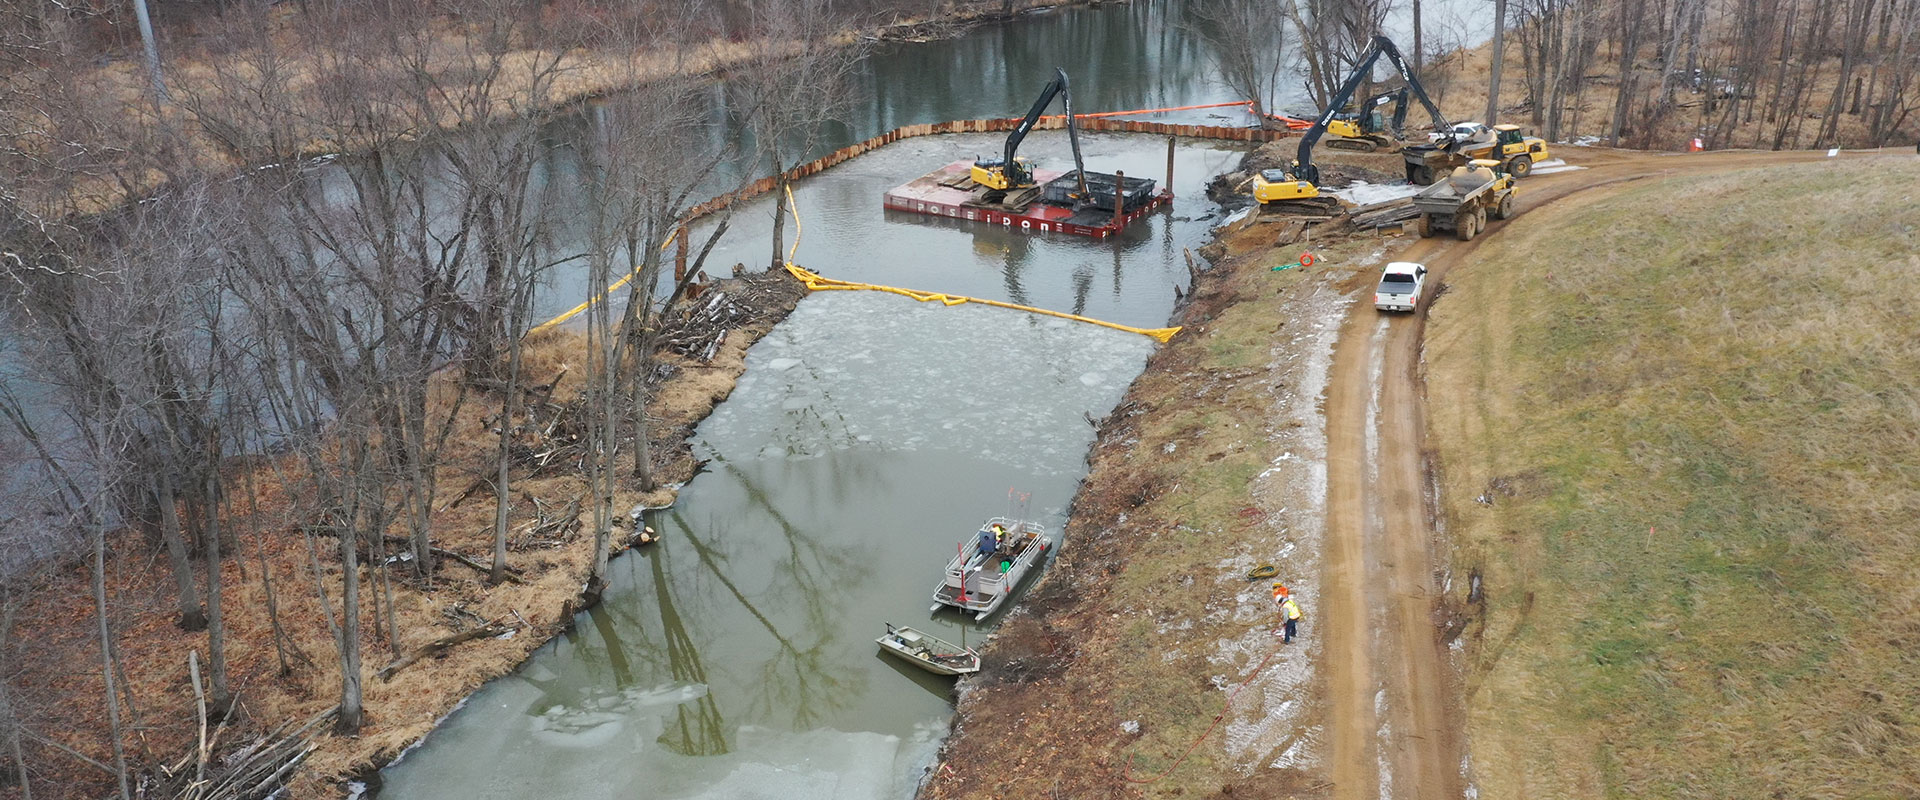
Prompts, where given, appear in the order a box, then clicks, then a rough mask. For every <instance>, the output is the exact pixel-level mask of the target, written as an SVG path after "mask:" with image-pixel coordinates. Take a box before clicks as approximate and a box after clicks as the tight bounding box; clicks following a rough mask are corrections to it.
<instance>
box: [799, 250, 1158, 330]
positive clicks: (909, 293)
mask: <svg viewBox="0 0 1920 800" xmlns="http://www.w3.org/2000/svg"><path fill="white" fill-rule="evenodd" d="M787 271H788V272H790V273H793V277H795V278H798V279H800V282H801V283H802V284H805V285H806V287H807V290H808V291H812V292H830V291H871V292H891V293H893V294H897V295H900V296H902V297H911V298H913V299H915V300H918V301H920V302H922V303H929V302H939V303H940V304H942V305H949V306H957V305H960V304H962V303H976V304H978V305H983V306H993V307H995V308H1010V309H1013V310H1015V311H1025V312H1028V313H1032V314H1044V315H1046V316H1049V317H1059V318H1061V319H1070V320H1073V321H1075V322H1086V323H1091V324H1094V325H1099V326H1100V327H1103V328H1112V329H1114V330H1116V331H1126V332H1128V333H1138V334H1141V335H1143V336H1151V337H1153V338H1154V339H1155V340H1158V341H1160V342H1162V343H1165V342H1166V341H1167V340H1168V339H1172V338H1173V335H1174V334H1176V333H1179V332H1180V329H1179V328H1134V327H1130V326H1127V325H1118V324H1115V323H1112V322H1105V321H1102V320H1097V319H1093V318H1091V317H1083V316H1080V315H1078V314H1068V313H1066V312H1063V311H1050V310H1048V309H1044V308H1034V307H1032V306H1021V305H1014V304H1013V303H1002V302H1000V301H998V300H981V299H979V298H977V297H961V296H959V295H953V294H940V293H938V292H916V291H914V290H912V289H901V288H897V287H893V286H877V285H874V284H871V283H854V282H853V281H837V280H834V279H832V278H822V277H820V276H819V275H818V274H816V273H813V272H810V271H808V270H807V269H805V268H804V267H801V266H798V265H796V264H794V263H792V262H788V263H787Z"/></svg>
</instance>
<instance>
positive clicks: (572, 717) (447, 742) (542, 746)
mask: <svg viewBox="0 0 1920 800" xmlns="http://www.w3.org/2000/svg"><path fill="white" fill-rule="evenodd" d="M705 695H706V687H705V686H702V685H698V684H669V685H665V686H659V687H653V688H647V689H640V688H630V689H626V690H623V691H617V692H603V693H597V694H594V693H589V694H587V695H585V696H581V697H576V698H573V699H571V700H569V701H568V702H566V703H550V701H549V700H548V699H546V695H545V694H544V693H543V692H542V690H541V689H540V688H538V687H537V686H535V685H534V684H532V683H529V682H527V681H523V680H515V679H508V680H505V681H500V682H496V683H495V684H492V685H490V686H489V687H488V688H487V689H485V690H483V692H482V694H481V696H482V701H483V702H485V703H487V704H490V705H494V706H503V707H504V708H505V709H515V708H524V709H525V713H521V714H512V713H509V714H489V715H486V717H485V719H484V722H483V723H482V724H474V723H475V722H480V721H481V718H480V717H477V716H476V717H474V718H472V719H471V720H463V722H466V723H467V724H453V725H449V726H447V727H445V728H443V729H441V730H440V731H438V732H437V733H436V734H435V736H436V738H441V739H442V740H441V741H439V742H436V745H438V746H442V747H454V748H458V749H460V750H464V751H468V752H485V753H488V754H489V759H488V761H487V766H486V768H485V769H481V770H475V769H472V765H470V764H466V763H464V762H456V761H454V760H445V759H441V760H435V761H434V762H433V763H431V764H425V763H422V764H416V765H415V766H416V767H419V768H417V769H414V770H409V771H406V772H404V773H400V774H397V775H396V774H392V773H390V774H389V778H390V779H392V780H390V781H389V783H388V785H387V787H386V791H388V792H391V793H392V796H395V797H427V798H459V800H496V799H497V800H509V798H511V799H513V800H524V799H525V798H529V797H564V798H567V799H568V800H615V799H616V798H620V799H621V800H625V798H632V797H638V796H645V797H650V798H651V797H658V798H685V799H686V800H720V798H726V799H727V800H753V799H754V798H768V799H769V800H772V799H773V798H780V800H812V799H813V798H820V799H821V800H826V799H827V798H833V799H834V800H840V799H841V798H851V799H852V800H862V799H864V798H876V800H877V799H878V798H892V797H900V796H903V795H904V794H905V793H906V792H907V791H908V790H909V789H911V786H912V781H913V780H914V778H915V776H916V775H917V773H918V767H919V766H921V765H922V762H923V761H925V759H926V758H927V757H928V756H929V755H930V753H931V747H932V744H931V743H933V742H935V741H937V738H936V734H935V731H936V730H937V729H938V728H939V726H940V720H938V719H932V720H928V721H927V722H926V723H925V725H922V726H917V727H916V729H915V732H914V734H913V735H912V737H911V738H910V739H909V740H907V741H905V742H903V741H902V739H901V738H900V737H898V736H890V735H886V734H880V733H870V732H855V733H846V732H841V731H836V730H829V729H816V730H810V731H803V732H799V733H794V732H788V731H777V730H772V729H768V728H762V727H756V726H751V725H747V726H741V727H740V728H737V729H735V730H733V731H730V732H728V733H727V734H726V736H727V739H728V744H729V745H730V747H729V749H728V752H726V753H723V754H718V755H711V756H690V755H683V754H680V753H677V752H675V751H673V750H672V749H669V748H668V747H666V746H665V745H663V744H661V742H660V739H661V738H662V735H663V734H664V733H668V732H669V726H670V725H676V724H677V723H676V721H675V720H676V719H677V717H676V715H677V712H678V711H679V710H680V709H681V706H682V704H683V703H689V702H694V701H697V700H699V699H700V698H702V697H704V696H705ZM542 706H544V707H542ZM643 787H644V791H643V792H642V791H639V790H640V789H642V788H643ZM637 792H638V793H637Z"/></svg>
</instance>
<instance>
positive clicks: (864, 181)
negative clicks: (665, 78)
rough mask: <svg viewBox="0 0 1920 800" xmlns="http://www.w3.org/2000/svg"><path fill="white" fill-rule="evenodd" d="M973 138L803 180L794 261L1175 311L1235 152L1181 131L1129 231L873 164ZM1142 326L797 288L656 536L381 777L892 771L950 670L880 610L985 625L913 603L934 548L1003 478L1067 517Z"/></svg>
mask: <svg viewBox="0 0 1920 800" xmlns="http://www.w3.org/2000/svg"><path fill="white" fill-rule="evenodd" d="M1054 138H1059V139H1060V141H1057V142H1056V141H1053V139H1054ZM988 143H990V139H989V138H987V137H979V136H953V137H938V138H927V139H923V140H913V141H908V142H903V143H900V144H899V145H895V146H893V147H889V148H886V149H884V150H882V151H880V152H878V153H875V154H872V155H870V156H867V157H865V158H862V159H857V160H856V161H854V162H852V163H849V164H847V165H843V166H842V167H840V168H836V169H834V170H831V171H829V172H827V173H825V174H823V175H821V176H818V177H817V178H815V179H813V180H810V181H808V182H805V183H803V184H802V185H800V186H799V187H798V188H797V190H796V199H797V204H798V207H799V208H800V217H801V224H802V231H803V236H802V239H801V244H800V248H799V255H798V258H797V260H798V261H800V262H801V263H804V264H806V265H808V266H809V267H812V268H815V269H818V270H820V271H822V272H825V273H827V274H829V275H833V276H836V277H843V278H848V279H853V280H865V281H874V282H884V283H890V284H895V285H903V286H910V287H913V288H921V289H930V290H938V291H947V292H954V293H965V294H969V295H974V296H982V297H989V298H995V299H1008V300H1015V301H1017V302H1023V303H1030V304H1034V305H1040V306H1045V307H1049V308H1058V309H1061V310H1071V311H1082V312H1085V313H1087V314H1089V315H1093V316H1098V317H1102V318H1107V319H1112V320H1114V321H1118V322H1123V323H1128V324H1134V325H1159V324H1163V323H1164V322H1165V320H1166V318H1167V316H1168V312H1169V310H1170V308H1171V305H1172V302H1173V290H1174V286H1175V285H1176V284H1184V282H1185V278H1186V266H1185V259H1184V254H1183V251H1184V250H1185V249H1186V248H1190V247H1197V246H1199V244H1200V243H1202V242H1203V241H1204V236H1205V235H1206V232H1207V230H1208V227H1209V222H1210V220H1209V219H1207V217H1208V216H1209V215H1208V209H1210V208H1211V205H1210V204H1208V203H1207V202H1206V201H1205V199H1204V197H1203V196H1202V195H1201V189H1200V186H1201V183H1202V178H1203V177H1204V176H1207V175H1211V174H1213V173H1214V172H1217V171H1218V170H1219V169H1220V168H1221V167H1222V166H1223V165H1224V164H1225V163H1226V162H1227V161H1228V160H1230V159H1232V158H1234V157H1236V154H1235V153H1234V152H1232V151H1229V150H1225V149H1221V148H1218V147H1215V146H1213V145H1211V144H1210V143H1203V142H1180V143H1178V145H1177V149H1176V166H1175V183H1176V190H1177V197H1176V201H1175V204H1174V208H1173V209H1172V210H1171V211H1169V212H1162V213H1160V214H1157V215H1155V216H1154V217H1152V218H1151V219H1150V220H1149V221H1148V222H1146V223H1144V224H1140V225H1137V226H1135V227H1134V228H1132V229H1130V230H1129V231H1128V232H1127V233H1126V234H1125V235H1123V236H1121V237H1120V238H1119V239H1118V240H1117V241H1107V242H1099V241H1094V240H1091V239H1085V238H1067V237H1056V238H1038V237H1021V236H1018V235H1016V234H1013V233H1011V232H1008V231H1005V230H1001V229H998V228H993V227H988V226H974V227H965V226H959V225H954V224H951V223H945V224H942V223H932V222H929V221H927V220H924V219H922V218H919V217H913V216H907V215H892V214H886V213H883V212H882V210H881V209H880V207H879V205H880V203H879V196H880V193H881V192H882V191H884V190H885V189H886V188H887V187H889V186H892V185H894V184H897V183H900V182H902V181H904V180H905V179H906V178H908V177H912V176H913V175H915V174H918V173H919V172H923V171H926V170H928V169H931V168H932V167H934V166H937V165H939V164H944V163H946V162H948V161H951V160H953V159H954V158H959V157H961V156H962V155H965V154H970V153H971V152H973V151H974V150H975V149H976V148H978V147H979V146H981V145H983V144H988ZM1088 144H1089V145H1090V146H1089V147H1088V148H1087V151H1088V152H1087V157H1088V159H1089V162H1090V163H1091V164H1093V165H1095V166H1096V168H1102V169H1108V168H1126V169H1128V171H1129V172H1135V173H1136V174H1149V172H1150V170H1149V169H1148V165H1150V164H1155V163H1157V164H1158V169H1159V170H1160V171H1162V172H1164V170H1165V161H1166V152H1167V151H1166V140H1165V139H1162V138H1157V137H1137V136H1136V137H1128V136H1102V137H1097V138H1095V139H1093V140H1091V141H1090V142H1089V143H1088ZM1032 152H1033V153H1034V155H1035V157H1036V158H1038V159H1039V160H1040V161H1041V163H1043V164H1050V163H1053V160H1054V158H1055V156H1059V157H1062V158H1064V157H1066V155H1065V154H1066V145H1065V141H1064V134H1050V133H1048V134H1040V135H1037V136H1036V137H1035V140H1034V144H1033V147H1032ZM1110 165H1115V166H1110ZM1136 169H1137V172H1136ZM763 202H770V201H763ZM770 218H771V215H770V212H764V211H762V210H760V209H757V208H753V207H750V208H748V209H744V210H743V212H742V213H741V214H740V216H739V218H738V219H737V220H736V232H738V233H739V236H738V243H737V244H733V243H730V244H726V245H723V246H722V250H723V251H725V257H727V258H729V259H732V258H734V256H733V253H734V252H735V251H734V250H732V249H728V248H735V247H737V248H739V252H740V253H742V254H743V255H742V256H741V257H742V258H744V257H745V256H744V254H747V253H752V254H764V253H765V252H766V247H767V246H766V245H765V244H763V242H764V241H765V239H764V236H765V235H767V234H768V230H767V229H766V227H765V226H766V225H768V224H770ZM756 219H758V220H761V221H762V222H760V223H758V224H759V225H760V226H761V227H759V228H758V229H755V228H754V224H755V223H754V222H753V220H756ZM742 229H744V230H742ZM731 241H732V237H730V242H731ZM759 257H764V255H760V256H759ZM723 263H725V262H723ZM1153 347H1154V343H1153V342H1152V340H1150V339H1147V338H1146V337H1142V336H1137V335H1134V334H1128V333H1123V332H1119V331H1114V330H1109V329H1105V328H1099V327H1095V326H1090V325H1085V324H1081V323H1073V322H1068V321H1065V320H1059V319H1053V318H1047V317H1037V316H1033V315H1028V314H1023V313H1020V312H1014V311H1007V310H1004V309H995V308H987V307H982V306H956V307H948V306H944V305H940V304H923V303H916V302H914V301H912V300H909V299H907V298H904V297H900V296H897V295H889V294H880V293H866V292H860V293H841V292H835V293H826V294H821V295H816V296H813V297H809V298H807V299H806V300H804V301H802V302H801V304H800V305H799V307H798V308H797V309H796V310H795V311H794V313H793V315H792V316H791V317H789V318H788V319H787V320H786V321H785V322H784V323H782V324H781V325H780V326H779V327H778V328H776V329H775V331H774V332H773V333H772V334H770V335H769V336H768V337H767V338H766V339H765V340H763V341H762V342H761V343H760V344H759V345H757V346H756V347H755V348H754V349H753V351H752V352H751V353H750V354H749V358H748V369H747V373H746V375H745V376H744V377H743V378H742V379H741V382H740V384H739V386H738V387H737V388H736V389H735V391H734V393H733V395H732V396H731V397H730V398H729V399H728V400H727V402H726V403H724V404H722V405H721V406H720V408H719V409H718V410H717V411H716V412H715V414H714V415H713V416H712V417H711V418H709V419H708V420H707V421H706V422H705V423H703V424H702V425H701V426H700V428H699V430H698V432H697V434H696V437H697V447H698V448H699V450H700V451H701V454H702V456H703V457H705V458H708V459H711V461H710V464H709V468H708V472H707V474H703V475H701V476H700V477H699V478H698V479H697V480H695V481H694V482H693V483H692V484H691V485H689V486H688V488H687V489H686V491H685V492H684V493H683V494H682V495H681V498H680V501H679V503H678V505H676V506H675V507H674V508H673V509H672V510H670V511H667V512H660V513H656V514H655V515H654V516H653V517H652V518H651V524H652V525H653V526H654V527H655V529H657V530H661V531H663V532H664V533H665V535H666V541H665V543H664V544H663V545H662V546H659V547H656V548H653V549H649V550H646V551H642V552H639V553H635V554H633V555H629V556H627V557H623V558H621V559H619V560H618V561H617V562H616V570H615V575H614V581H613V585H612V588H611V590H610V591H609V592H608V595H607V601H606V603H605V604H604V605H603V606H602V607H601V608H599V609H596V610H595V611H593V612H592V613H590V614H588V615H586V616H585V617H583V618H582V620H581V621H580V624H579V625H578V626H576V630H575V631H574V632H573V633H572V634H570V635H568V636H566V637H562V638H561V639H559V640H557V641H555V642H553V643H552V644H550V645H548V646H547V647H546V648H543V649H542V650H541V651H540V652H539V654H537V655H536V656H535V657H534V658H533V659H532V660H531V661H530V662H529V663H528V664H526V665H525V666H524V667H523V668H522V669H520V670H519V671H518V672H516V673H515V674H514V675H512V676H510V677H508V678H504V679H502V680H499V681H496V682H494V683H493V684H490V685H489V686H488V687H486V688H484V689H482V690H481V691H480V692H479V693H477V694H476V695H475V696H474V697H473V698H472V699H471V700H470V701H469V702H468V704H467V705H466V707H465V708H463V709H462V710H461V711H460V712H458V713H456V714H454V715H453V716H452V717H451V718H450V719H449V720H448V721H447V723H446V724H444V725H443V726H442V727H441V728H440V729H439V730H438V731H436V732H435V733H434V734H433V735H432V736H430V737H429V738H428V740H427V741H426V743H425V744H424V745H423V746H422V747H421V748H420V749H418V750H417V751H415V752H413V753H411V754H409V755H408V756H407V757H406V758H405V759H404V760H402V761H401V763H399V764H397V765H395V766H394V767H392V768H390V769H388V770H387V772H386V774H385V786H384V788H383V789H382V791H381V797H383V798H460V799H461V800H475V799H477V798H520V797H530V796H534V795H536V794H553V793H557V794H558V795H559V796H565V797H569V798H597V797H635V796H638V797H713V798H723V797H724V798H733V797H770V798H771V797H781V798H791V797H799V798H805V797H821V798H827V797H833V798H843V797H898V796H903V795H905V794H907V793H908V792H910V791H911V789H912V787H913V786H914V784H915V782H916V781H917V779H918V777H919V775H920V772H921V770H922V768H923V767H924V766H925V765H926V764H928V763H930V759H931V756H932V754H933V751H934V748H935V747H937V744H938V741H939V738H940V736H942V735H944V731H945V728H946V721H947V717H948V715H949V714H950V713H951V706H950V702H949V697H948V694H949V691H950V686H951V681H950V680H941V679H935V678H932V677H931V676H927V675H924V674H921V673H919V672H917V671H915V670H913V669H911V668H909V667H907V666H905V665H904V664H902V663H899V662H897V661H895V660H893V659H892V658H891V657H888V656H883V655H881V654H879V653H878V652H877V649H876V647H875V646H874V644H873V641H872V640H873V638H874V637H876V636H878V635H880V633H881V632H882V631H884V629H885V623H887V622H894V623H902V624H913V625H915V626H922V627H928V628H931V629H933V630H934V631H935V632H936V635H939V636H941V637H942V638H947V639H950V640H954V641H958V640H960V639H961V638H962V637H963V636H965V637H966V638H967V639H968V641H969V642H978V641H979V640H980V639H981V637H982V636H984V635H985V633H986V632H987V630H988V628H987V627H975V626H973V625H971V624H969V623H966V622H963V621H962V620H961V619H960V618H958V617H955V616H953V615H951V614H944V613H942V614H929V612H928V606H929V605H930V602H929V596H930V594H931V593H932V590H933V586H934V583H935V581H936V580H937V578H938V575H939V568H940V565H941V564H942V563H944V560H945V558H946V556H947V555H948V554H949V553H951V552H952V551H953V549H954V548H955V547H956V546H957V545H958V543H959V542H960V540H961V539H963V538H965V537H966V536H968V535H969V533H970V531H971V529H972V528H973V527H975V526H977V525H978V524H979V522H980V520H981V519H983V518H984V517H986V516H990V515H994V514H999V513H1004V512H1006V511H1007V508H1008V504H1009V502H1010V498H1009V490H1010V489H1013V490H1018V491H1019V492H1023V493H1026V494H1029V495H1030V498H1029V499H1028V500H1027V502H1028V503H1029V504H1030V507H1031V509H1032V512H1033V514H1034V515H1035V516H1036V517H1038V518H1039V519H1041V520H1042V521H1043V522H1044V523H1045V524H1046V525H1047V526H1048V528H1049V529H1050V530H1052V531H1054V532H1055V533H1056V535H1057V531H1058V530H1059V528H1060V526H1061V524H1062V523H1063V522H1064V519H1065V515H1064V509H1065V506H1066V504H1067V503H1068V502H1069V501H1070V499H1071V497H1072V493H1073V490H1074V487H1075V485H1076V483H1077V482H1078V480H1079V479H1080V477H1081V476H1082V474H1083V473H1084V470H1085V456H1086V450H1087V447H1088V445H1089V444H1090V442H1091V441H1092V435H1093V429H1092V427H1091V426H1090V425H1088V424H1087V422H1086V417H1088V416H1092V417H1099V416H1102V415H1104V414H1105V413H1107V411H1108V410H1110V409H1111V408H1112V406H1113V404H1114V403H1116V402H1117V401H1118V400H1119V398H1120V396H1121V394H1122V393H1123V392H1124V390H1125V387H1126V385H1127V384H1128V383H1129V382H1130V381H1131V380H1132V379H1133V376H1134V375H1136V374H1138V372H1139V370H1140V368H1141V367H1142V365H1143V364H1144V362H1145V359H1146V357H1147V356H1148V355H1150V354H1151V352H1152V350H1153ZM1066 546H1071V543H1067V544H1066ZM992 622H993V620H989V624H991V623H992ZM963 628H964V629H965V631H964V632H963V630H962V629H963Z"/></svg>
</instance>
